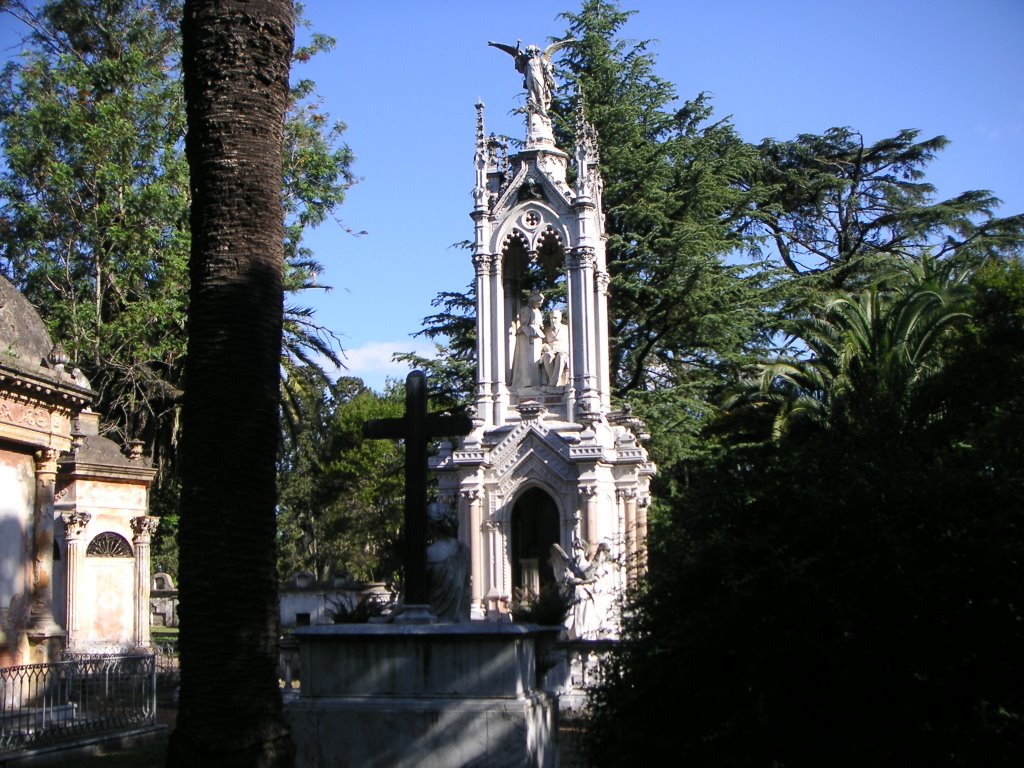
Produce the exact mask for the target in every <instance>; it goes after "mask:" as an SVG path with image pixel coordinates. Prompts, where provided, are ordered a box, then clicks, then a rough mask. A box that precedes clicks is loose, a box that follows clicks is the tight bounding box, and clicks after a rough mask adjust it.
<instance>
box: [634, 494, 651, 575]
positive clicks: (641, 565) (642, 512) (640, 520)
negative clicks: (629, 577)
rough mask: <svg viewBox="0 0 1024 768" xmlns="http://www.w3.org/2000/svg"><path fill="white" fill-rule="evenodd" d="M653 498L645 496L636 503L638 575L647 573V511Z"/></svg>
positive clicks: (640, 497)
mask: <svg viewBox="0 0 1024 768" xmlns="http://www.w3.org/2000/svg"><path fill="white" fill-rule="evenodd" d="M650 506H651V497H650V496H648V495H647V494H643V495H641V496H639V497H638V498H637V501H636V561H637V562H636V565H637V573H639V574H640V575H643V574H645V573H647V510H648V509H650Z"/></svg>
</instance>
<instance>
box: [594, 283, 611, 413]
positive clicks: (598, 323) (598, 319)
mask: <svg viewBox="0 0 1024 768" xmlns="http://www.w3.org/2000/svg"><path fill="white" fill-rule="evenodd" d="M610 283H611V275H609V274H608V273H607V272H605V271H604V270H598V271H597V272H596V273H595V275H594V288H595V291H596V295H595V296H594V308H595V310H596V315H595V318H594V332H595V333H596V334H597V359H596V360H595V365H596V366H597V388H598V391H599V392H600V394H601V406H602V408H603V409H604V410H610V409H611V404H612V403H611V391H612V385H611V371H610V369H609V361H608V345H609V339H608V329H609V321H608V286H609V285H610Z"/></svg>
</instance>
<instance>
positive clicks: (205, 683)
mask: <svg viewBox="0 0 1024 768" xmlns="http://www.w3.org/2000/svg"><path fill="white" fill-rule="evenodd" d="M294 24H295V20H294V12H293V8H292V2H291V0H249V1H248V2H246V1H245V0H187V2H186V3H185V12H184V18H183V21H182V33H183V54H182V55H183V69H184V73H185V100H186V105H187V116H188V136H187V140H186V154H187V157H188V162H189V168H190V172H191V192H192V210H191V232H192V251H191V259H190V274H191V288H190V294H189V329H188V339H189V341H188V359H187V363H186V370H185V398H184V412H183V424H182V446H181V456H182V496H181V523H180V529H179V543H180V551H181V563H180V574H179V575H180V584H179V586H180V597H181V675H182V677H181V697H180V702H179V711H178V720H177V727H176V729H175V731H174V733H173V734H172V737H171V743H170V749H169V752H168V761H167V764H168V765H169V766H188V768H198V767H199V766H214V765H215V766H218V768H223V767H224V766H243V765H244V766H287V765H291V764H292V763H293V760H294V757H293V754H294V748H293V746H292V744H291V740H290V738H289V735H288V730H287V727H286V726H285V723H284V719H283V716H282V711H281V698H280V692H279V690H278V682H277V641H278V614H277V578H276V573H275V540H274V539H275V506H276V488H275V460H276V453H277V448H278V443H279V439H280V430H279V426H280V425H279V418H280V417H279V411H278V406H279V399H278V398H279V395H278V386H279V367H280V360H281V324H282V311H283V292H282V290H283V288H282V274H283V259H284V254H283V242H284V224H283V212H282V209H281V200H280V195H281V157H282V137H283V124H284V115H285V110H286V107H287V99H288V73H289V66H290V60H291V52H292V44H293V40H294Z"/></svg>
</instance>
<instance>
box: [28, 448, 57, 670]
mask: <svg viewBox="0 0 1024 768" xmlns="http://www.w3.org/2000/svg"><path fill="white" fill-rule="evenodd" d="M35 469H36V499H35V506H34V509H33V514H32V597H31V605H32V607H31V609H30V612H29V621H28V632H27V635H28V638H29V641H30V642H31V643H32V644H33V645H34V646H36V647H37V648H38V653H34V654H33V659H32V661H33V662H38V661H42V662H46V661H50V660H51V658H50V657H51V656H53V655H55V653H56V650H57V649H56V648H52V647H50V646H51V645H53V642H52V641H54V640H56V639H58V638H62V637H63V636H64V630H63V629H61V627H60V626H59V625H58V624H57V621H56V620H55V619H54V617H53V494H54V485H55V484H56V479H57V450H56V449H54V448H43V449H41V450H39V451H36V454H35Z"/></svg>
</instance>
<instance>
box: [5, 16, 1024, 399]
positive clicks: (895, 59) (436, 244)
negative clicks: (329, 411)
mask: <svg viewBox="0 0 1024 768" xmlns="http://www.w3.org/2000/svg"><path fill="white" fill-rule="evenodd" d="M305 6H306V14H305V15H306V17H307V19H308V20H309V22H310V23H311V25H312V28H313V29H315V30H316V31H318V32H322V33H325V34H328V35H331V36H333V37H334V38H336V39H337V46H336V48H335V49H334V51H332V52H330V53H328V54H324V55H321V56H319V57H317V58H316V59H313V60H312V61H311V62H309V63H307V64H304V65H301V66H300V68H298V69H297V70H296V74H297V75H301V76H303V77H310V78H312V79H313V80H315V81H316V82H317V84H318V91H319V93H320V95H321V96H322V98H323V100H324V108H325V109H326V110H327V111H328V112H329V113H330V114H331V116H332V117H334V118H340V119H342V120H344V121H345V122H346V123H347V124H348V130H347V132H346V134H345V140H346V141H347V143H348V144H349V146H350V147H351V148H352V150H353V151H354V153H355V155H356V165H355V172H356V174H357V175H358V176H360V177H361V178H362V181H361V182H360V183H359V184H357V185H356V186H355V187H353V188H352V189H351V190H350V192H349V195H348V199H347V200H346V202H345V204H344V205H343V206H342V207H341V208H340V209H339V210H338V212H337V216H338V219H340V221H341V223H342V224H343V225H344V227H347V228H349V229H351V230H354V231H363V230H365V231H366V234H365V235H361V236H358V237H356V236H353V235H351V234H348V233H347V232H346V231H345V229H344V228H343V227H342V226H341V225H339V224H338V223H336V222H334V221H329V222H328V223H326V224H324V225H323V226H321V227H320V228H319V229H318V230H316V231H315V232H312V233H310V235H309V236H308V237H307V243H308V244H309V245H310V246H311V247H312V248H313V249H314V251H315V253H316V255H317V257H318V259H319V260H320V261H321V262H322V263H324V264H325V266H326V272H325V273H324V275H323V281H324V282H325V283H327V284H328V285H331V286H333V290H332V291H330V292H329V293H326V294H322V295H316V296H310V297H305V298H307V299H309V301H308V303H310V304H312V305H314V306H315V307H316V309H317V313H318V317H319V319H320V321H321V322H322V323H323V324H325V325H326V326H328V327H329V328H331V329H332V330H334V331H335V332H337V333H338V334H339V335H340V336H341V337H342V339H343V342H344V346H345V349H346V352H347V356H348V366H349V373H350V374H351V375H355V376H360V377H362V378H364V379H365V380H366V382H367V383H368V384H370V385H371V386H375V387H380V386H381V385H382V384H383V382H384V378H385V376H387V375H391V376H394V377H396V378H404V375H405V370H404V369H402V368H396V367H395V366H392V365H390V364H389V363H388V360H389V359H390V357H391V354H392V353H393V352H396V351H408V350H411V349H413V348H414V347H416V346H417V343H418V342H417V341H415V340H414V339H412V337H411V334H412V333H414V332H415V331H416V330H418V329H419V327H420V321H421V319H422V318H423V317H424V316H425V315H427V314H430V313H431V311H432V308H431V306H430V301H431V299H432V298H433V297H434V296H435V295H436V294H437V293H438V292H439V291H442V290H462V289H463V288H465V287H466V285H467V284H468V283H469V282H470V280H471V279H472V275H473V271H472V266H471V264H470V260H469V255H468V253H466V252H465V251H461V250H458V249H454V248H452V247H451V244H452V243H455V242H457V241H460V240H463V239H467V238H469V237H471V236H472V227H471V222H470V219H469V215H468V214H469V210H470V208H471V200H470V190H471V187H472V183H473V164H472V158H473V149H474V132H475V109H474V106H473V105H474V104H475V103H476V101H477V100H478V99H482V100H483V101H484V103H485V104H486V105H487V110H486V121H487V131H488V132H491V131H494V132H496V133H506V134H510V135H514V136H521V135H522V134H523V128H522V124H521V119H520V118H518V117H514V116H510V114H509V112H510V110H511V109H513V108H514V107H516V106H518V105H520V104H521V103H522V95H521V77H520V76H519V75H518V74H517V73H516V72H515V70H514V69H513V66H512V60H511V59H510V57H509V56H508V55H506V54H504V53H502V52H500V51H498V50H496V49H494V48H489V47H487V41H488V40H496V41H499V42H505V43H510V44H514V43H515V41H516V40H517V39H520V40H522V42H523V45H527V44H530V43H537V44H541V43H544V42H546V41H547V40H548V39H549V38H551V37H561V36H562V34H563V33H564V31H565V28H566V25H565V22H564V21H560V20H558V19H557V18H556V17H557V16H558V14H559V13H560V12H561V11H564V10H572V11H575V10H578V7H579V0H565V1H564V2H543V1H541V0H518V1H517V2H509V3H486V2H481V1H480V0H473V1H470V0H448V1H447V2H446V1H444V0H436V1H433V2H428V1H427V0H381V1H379V2H355V3H339V2H336V1H335V0H307V2H306V3H305ZM621 7H622V8H624V9H635V10H637V11H638V12H637V13H636V14H635V15H634V16H633V17H632V18H631V20H630V22H629V23H628V24H627V25H626V27H625V29H624V30H623V34H624V35H625V36H626V37H629V38H633V39H637V40H646V39H654V40H657V41H658V42H657V43H656V44H655V45H654V46H653V48H652V51H653V52H654V54H655V55H656V57H657V65H656V69H655V71H656V73H657V74H658V75H659V76H660V77H662V78H663V79H665V80H668V81H670V82H672V83H674V84H675V86H676V91H677V93H678V94H679V95H680V96H681V97H683V98H686V97H690V96H693V95H695V94H697V93H698V92H701V91H706V92H708V93H710V94H711V95H712V97H713V104H714V107H715V111H716V114H717V115H718V116H719V117H725V116H731V119H732V121H733V122H734V124H735V125H736V126H737V128H738V130H739V131H740V133H741V134H742V135H743V137H744V138H746V139H748V140H750V141H758V140H760V139H762V138H764V137H767V136H771V137H775V138H780V139H785V138H791V137H793V136H795V135H796V134H798V133H820V132H822V131H824V130H826V129H827V128H829V127H832V126H850V127H853V128H855V129H857V130H860V131H861V132H862V133H863V134H864V136H865V139H866V140H867V141H875V140H878V139H880V138H883V137H886V136H891V135H893V134H895V133H896V132H897V131H899V130H900V129H902V128H918V129H920V130H921V132H922V137H931V136H934V135H936V134H944V135H945V136H947V137H948V138H949V139H951V141H952V144H951V145H950V147H949V148H948V149H947V150H946V151H945V152H943V153H942V154H941V155H940V156H939V158H938V159H937V160H936V162H935V163H934V164H933V165H932V166H931V169H930V171H929V174H928V178H929V180H930V181H931V182H932V183H934V184H935V185H936V186H937V187H938V191H939V194H940V195H942V196H952V195H955V194H958V193H959V192H962V191H964V190H966V189H989V190H992V191H993V192H994V193H995V194H996V195H997V196H999V197H1000V198H1002V199H1003V201H1004V203H1005V205H1004V206H1003V208H1002V209H1001V210H1000V213H1001V214H1002V215H1009V214H1011V213H1019V212H1022V211H1024V190H1022V181H1021V180H1022V179H1024V87H1022V85H1021V77H1022V76H1021V73H1024V44H1022V43H1021V41H1022V39H1024V0H973V1H971V0H862V1H861V2H856V0H849V1H847V2H832V0H775V2H770V3H769V2H758V1H756V0H731V1H730V2H720V3H712V2H707V1H706V0H705V1H703V2H692V1H691V0H634V1H633V2H628V0H624V1H623V2H622V3H621ZM0 23H3V24H4V25H10V24H11V21H10V19H9V18H7V17H5V18H4V19H3V21H2V22H0ZM10 31H11V30H9V29H7V30H0V36H2V37H3V38H8V35H9V33H10ZM3 33H8V34H3ZM8 39H9V38H8ZM0 50H2V51H3V52H4V53H6V52H7V51H8V48H7V46H6V45H5V46H3V48H2V49H0ZM419 344H420V345H421V346H422V344H423V343H422V342H419Z"/></svg>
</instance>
